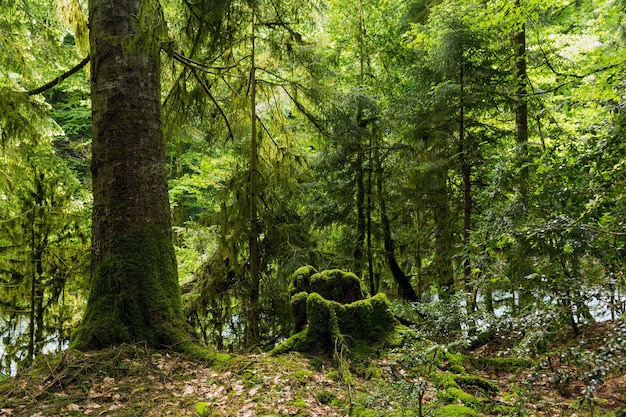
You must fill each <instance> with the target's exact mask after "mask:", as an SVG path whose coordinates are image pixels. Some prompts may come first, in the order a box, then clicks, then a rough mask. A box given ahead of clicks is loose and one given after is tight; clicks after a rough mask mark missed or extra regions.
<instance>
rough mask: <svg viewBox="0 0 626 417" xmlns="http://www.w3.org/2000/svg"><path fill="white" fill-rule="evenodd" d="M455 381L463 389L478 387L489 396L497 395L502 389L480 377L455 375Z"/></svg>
mask: <svg viewBox="0 0 626 417" xmlns="http://www.w3.org/2000/svg"><path fill="white" fill-rule="evenodd" d="M454 381H455V382H456V383H457V384H458V385H459V386H461V387H464V388H467V387H476V388H480V389H481V390H483V391H484V392H485V393H488V394H495V393H497V392H498V391H500V388H499V387H498V385H496V384H495V383H493V382H491V381H489V380H488V379H486V378H483V377H481V376H478V375H455V376H454Z"/></svg>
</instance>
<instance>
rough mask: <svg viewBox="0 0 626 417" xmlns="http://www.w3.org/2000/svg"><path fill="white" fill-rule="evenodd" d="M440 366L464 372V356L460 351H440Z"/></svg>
mask: <svg viewBox="0 0 626 417" xmlns="http://www.w3.org/2000/svg"><path fill="white" fill-rule="evenodd" d="M440 368H441V369H443V370H446V371H450V372H454V373H456V374H464V373H465V357H464V356H463V355H461V354H460V353H452V352H450V351H447V350H446V351H444V352H443V353H442V358H441V366H440Z"/></svg>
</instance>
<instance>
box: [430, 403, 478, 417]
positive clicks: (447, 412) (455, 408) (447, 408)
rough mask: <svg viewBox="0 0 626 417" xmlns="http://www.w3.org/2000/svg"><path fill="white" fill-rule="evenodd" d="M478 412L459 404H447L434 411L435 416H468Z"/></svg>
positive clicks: (475, 414)
mask: <svg viewBox="0 0 626 417" xmlns="http://www.w3.org/2000/svg"><path fill="white" fill-rule="evenodd" d="M477 415H479V414H477V413H476V411H474V410H472V409H471V408H469V407H465V406H464V405H459V404H448V405H444V406H443V407H440V408H438V409H437V411H435V417H469V416H477Z"/></svg>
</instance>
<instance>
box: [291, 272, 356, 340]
mask: <svg viewBox="0 0 626 417" xmlns="http://www.w3.org/2000/svg"><path fill="white" fill-rule="evenodd" d="M289 293H290V295H291V312H292V317H293V329H292V334H296V333H298V332H300V331H302V330H303V329H304V328H305V326H306V324H307V312H306V308H307V307H306V303H307V298H308V296H309V295H310V294H312V293H317V294H319V295H321V296H322V298H324V299H326V300H331V301H335V302H337V303H340V304H347V303H353V302H355V301H358V300H363V293H362V291H361V281H360V280H359V278H358V277H357V276H356V275H355V274H353V273H351V272H346V271H342V270H340V269H328V270H325V271H322V272H317V270H316V269H315V268H314V267H312V266H311V265H306V266H303V267H300V268H298V269H297V270H296V271H295V272H294V273H293V275H292V276H291V283H290V286H289Z"/></svg>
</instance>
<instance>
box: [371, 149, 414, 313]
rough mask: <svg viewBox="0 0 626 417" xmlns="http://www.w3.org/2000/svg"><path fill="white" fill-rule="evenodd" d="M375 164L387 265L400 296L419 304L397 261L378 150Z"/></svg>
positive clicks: (409, 281) (407, 278)
mask: <svg viewBox="0 0 626 417" xmlns="http://www.w3.org/2000/svg"><path fill="white" fill-rule="evenodd" d="M374 162H375V163H376V187H377V189H378V190H377V191H378V201H379V203H378V204H379V207H380V221H381V225H382V228H383V244H384V247H385V257H386V258H387V264H388V265H389V269H390V270H391V275H392V276H393V279H394V280H395V281H396V284H398V295H399V296H400V297H401V298H403V299H405V300H407V301H412V302H417V301H419V297H418V296H417V293H416V292H415V290H414V289H413V286H412V285H411V280H410V279H409V277H408V276H407V275H406V274H405V273H404V271H403V270H402V268H401V267H400V265H399V264H398V261H397V259H396V254H395V250H396V245H395V241H394V240H393V237H392V235H391V224H390V221H389V216H388V215H387V203H386V199H385V195H384V190H383V169H382V164H381V161H380V155H379V151H378V148H376V149H375V151H374Z"/></svg>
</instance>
